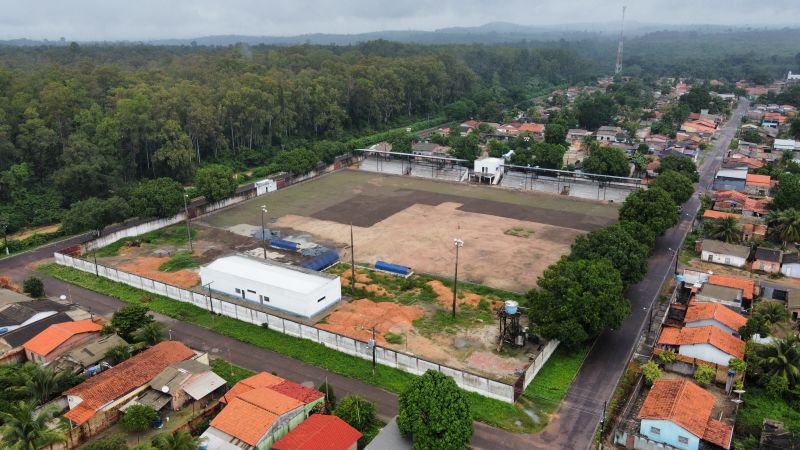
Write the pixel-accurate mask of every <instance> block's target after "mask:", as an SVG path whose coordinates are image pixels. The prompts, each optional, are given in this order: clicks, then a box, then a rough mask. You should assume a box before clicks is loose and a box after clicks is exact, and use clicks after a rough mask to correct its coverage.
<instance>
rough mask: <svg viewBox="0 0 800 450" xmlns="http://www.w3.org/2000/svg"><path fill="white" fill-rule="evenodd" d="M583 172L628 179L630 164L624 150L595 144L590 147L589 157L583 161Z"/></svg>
mask: <svg viewBox="0 0 800 450" xmlns="http://www.w3.org/2000/svg"><path fill="white" fill-rule="evenodd" d="M583 171H584V172H587V173H593V174H599V175H612V176H615V177H627V176H628V175H629V174H630V164H628V159H627V158H626V157H625V153H624V152H623V151H622V150H620V149H618V148H614V147H605V146H602V145H599V144H597V143H596V142H593V143H592V145H590V149H589V157H587V158H586V159H584V160H583Z"/></svg>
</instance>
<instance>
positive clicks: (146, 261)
mask: <svg viewBox="0 0 800 450" xmlns="http://www.w3.org/2000/svg"><path fill="white" fill-rule="evenodd" d="M168 260H169V256H142V257H140V258H136V259H135V260H133V261H131V262H129V263H125V264H121V265H120V266H119V268H120V269H122V270H124V271H126V272H132V273H135V274H136V275H141V276H143V277H147V278H152V279H153V280H157V281H161V282H164V283H167V284H171V285H174V286H178V287H182V288H190V287H192V286H195V285H197V283H199V282H200V275H198V274H197V272H192V271H191V270H179V271H177V272H161V271H159V270H158V268H159V267H160V266H161V265H162V264H164V263H165V262H167V261H168Z"/></svg>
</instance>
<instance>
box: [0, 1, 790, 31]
mask: <svg viewBox="0 0 800 450" xmlns="http://www.w3.org/2000/svg"><path fill="white" fill-rule="evenodd" d="M627 3H628V19H630V20H631V21H636V22H640V23H662V24H700V23H702V24H720V25H738V26H765V25H767V26H780V25H792V24H795V25H796V24H799V23H800V1H798V0H772V1H770V2H758V3H757V2H754V1H753V0H701V1H697V0H628V1H627ZM621 5H622V2H621V1H617V0H615V1H603V0H507V1H503V0H501V1H497V2H487V1H483V0H481V1H479V0H458V1H456V0H441V1H425V0H392V1H376V0H323V1H310V0H282V1H277V0H263V1H257V0H216V1H213V0H194V1H188V0H134V1H118V0H105V1H103V0H72V1H64V0H38V1H37V0H27V1H19V0H16V1H13V0H0V11H2V14H0V39H14V38H30V39H43V38H46V39H51V40H52V39H58V38H60V37H65V38H66V39H67V40H78V41H85V40H149V39H162V38H189V37H199V36H208V35H219V34H243V35H276V36H289V35H297V34H305V33H362V32H369V31H380V30H435V29H439V28H446V27H453V26H476V25H481V24H484V23H487V22H495V21H503V22H513V23H517V24H521V25H529V26H550V25H555V24H579V23H598V22H599V23H605V22H607V23H609V24H612V23H616V22H618V21H619V15H620V7H621Z"/></svg>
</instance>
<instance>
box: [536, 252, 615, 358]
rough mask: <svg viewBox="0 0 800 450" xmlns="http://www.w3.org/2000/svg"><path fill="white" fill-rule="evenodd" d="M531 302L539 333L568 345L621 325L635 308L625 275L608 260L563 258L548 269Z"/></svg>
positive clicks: (576, 344)
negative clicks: (625, 287) (625, 288)
mask: <svg viewBox="0 0 800 450" xmlns="http://www.w3.org/2000/svg"><path fill="white" fill-rule="evenodd" d="M528 302H529V303H528V307H529V309H528V317H529V318H530V320H531V322H532V323H533V324H534V327H535V328H534V329H535V331H536V333H538V334H541V335H542V336H544V337H547V338H552V339H558V340H559V341H561V344H562V345H564V346H565V347H567V348H575V347H577V346H579V345H580V344H582V343H584V342H586V341H588V340H589V339H592V338H594V337H596V336H598V335H599V334H600V333H601V332H602V331H603V330H605V329H607V328H617V327H619V326H620V325H621V324H622V321H623V320H624V319H625V317H627V316H628V314H629V313H630V309H631V306H630V302H629V301H628V299H627V298H625V296H624V295H623V283H622V277H621V276H620V273H619V271H618V270H617V269H616V268H614V265H613V264H612V263H611V261H609V260H608V259H596V260H582V259H570V258H562V259H561V260H559V261H558V262H557V263H556V264H554V265H552V266H550V267H548V268H547V269H546V270H545V271H544V274H543V275H542V276H541V277H540V278H539V281H538V288H536V289H533V290H531V291H530V292H529V293H528Z"/></svg>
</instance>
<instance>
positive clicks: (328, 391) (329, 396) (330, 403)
mask: <svg viewBox="0 0 800 450" xmlns="http://www.w3.org/2000/svg"><path fill="white" fill-rule="evenodd" d="M317 390H318V391H320V392H322V393H323V394H325V407H326V408H327V409H328V411H333V410H334V409H336V393H334V391H333V386H331V384H330V383H328V382H327V381H325V382H324V383H322V384H320V385H319V387H318V388H317Z"/></svg>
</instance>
